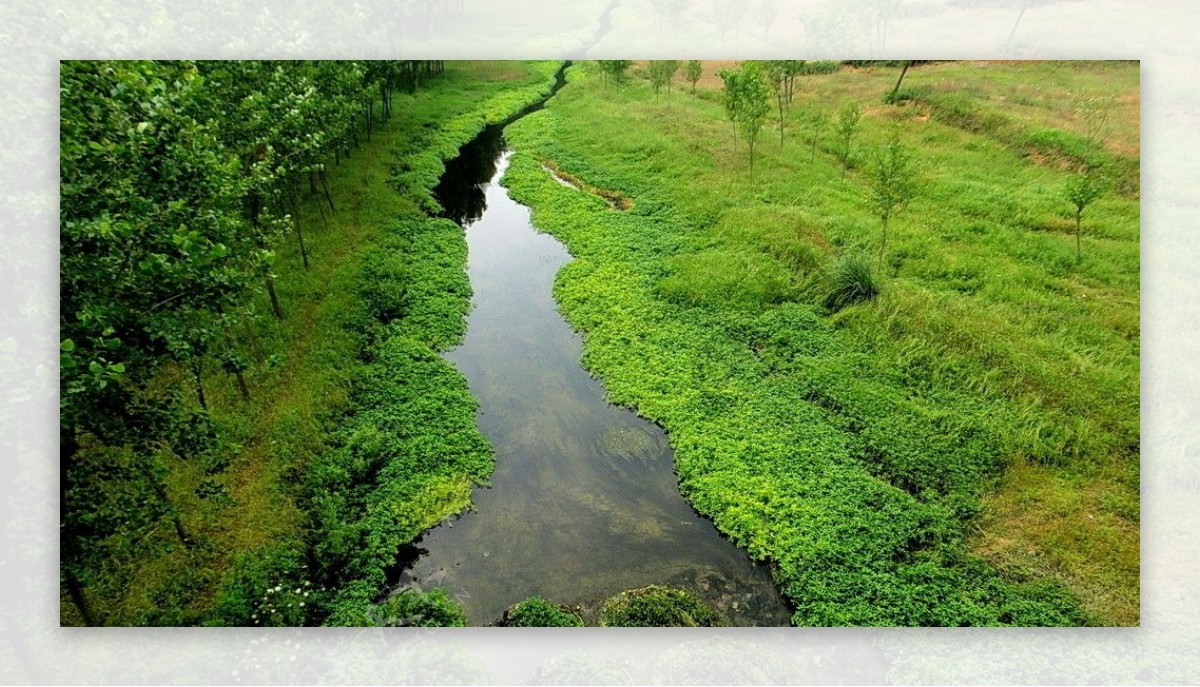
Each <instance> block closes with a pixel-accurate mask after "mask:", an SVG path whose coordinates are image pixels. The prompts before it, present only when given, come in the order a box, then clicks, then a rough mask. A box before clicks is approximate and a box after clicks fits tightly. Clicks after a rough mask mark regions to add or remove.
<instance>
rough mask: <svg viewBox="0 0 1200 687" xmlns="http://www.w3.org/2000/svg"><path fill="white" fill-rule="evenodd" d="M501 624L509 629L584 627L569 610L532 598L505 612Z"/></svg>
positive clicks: (541, 599)
mask: <svg viewBox="0 0 1200 687" xmlns="http://www.w3.org/2000/svg"><path fill="white" fill-rule="evenodd" d="M500 624H501V625H505V626H508V627H583V619H581V618H580V617H579V614H578V613H576V612H575V611H572V610H571V609H569V608H566V607H564V606H558V605H556V604H552V603H550V602H549V601H546V600H545V599H543V598H541V597H539V596H531V597H529V598H528V599H525V600H524V601H522V602H521V603H519V604H516V605H515V606H513V607H512V608H509V609H508V610H507V611H505V612H504V618H503V619H501V621H500Z"/></svg>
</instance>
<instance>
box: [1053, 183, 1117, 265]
mask: <svg viewBox="0 0 1200 687" xmlns="http://www.w3.org/2000/svg"><path fill="white" fill-rule="evenodd" d="M1107 190H1108V179H1106V178H1105V177H1104V176H1103V175H1102V174H1101V173H1100V172H1099V171H1098V170H1097V169H1094V168H1089V169H1085V170H1083V171H1081V172H1078V173H1076V174H1074V175H1072V176H1071V178H1069V179H1067V184H1066V186H1065V187H1064V188H1063V195H1064V197H1066V199H1067V201H1068V202H1070V203H1071V204H1072V205H1074V206H1075V259H1076V260H1082V259H1083V245H1082V244H1083V240H1082V236H1083V211H1084V209H1085V208H1087V206H1089V205H1091V204H1092V203H1093V202H1095V201H1096V200H1097V199H1098V198H1100V196H1102V195H1104V193H1105V192H1106V191H1107Z"/></svg>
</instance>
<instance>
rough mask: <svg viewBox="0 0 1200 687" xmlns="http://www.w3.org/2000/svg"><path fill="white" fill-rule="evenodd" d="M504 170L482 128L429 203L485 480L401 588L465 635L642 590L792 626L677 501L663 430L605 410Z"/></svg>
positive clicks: (498, 130) (730, 547) (552, 245)
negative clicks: (456, 269) (455, 258)
mask: <svg viewBox="0 0 1200 687" xmlns="http://www.w3.org/2000/svg"><path fill="white" fill-rule="evenodd" d="M510 155H511V152H510V151H508V150H507V149H506V148H505V143H504V138H503V128H502V126H493V127H489V128H488V129H486V130H485V131H484V132H483V133H482V134H480V136H479V137H478V138H476V139H475V140H474V141H472V142H471V143H469V144H468V145H466V146H464V147H463V148H462V150H461V151H460V155H459V157H458V158H457V159H455V160H452V161H451V162H450V163H448V164H447V170H446V174H445V175H444V176H443V178H442V183H441V184H440V185H439V187H438V189H437V191H436V194H437V196H438V199H439V201H440V202H441V203H442V205H443V206H444V207H445V208H446V212H445V216H447V217H449V218H450V219H453V220H455V221H457V222H458V223H459V224H461V225H462V226H463V227H464V229H465V231H466V238H467V244H468V250H469V257H468V273H469V276H470V280H471V286H472V288H473V290H474V296H473V298H472V310H471V313H470V315H469V317H468V323H467V333H466V337H465V339H464V341H463V343H462V345H460V346H459V347H457V348H455V349H453V350H451V351H449V352H447V353H446V354H445V357H446V358H447V359H448V360H450V361H451V362H452V363H453V364H454V365H455V366H456V367H457V368H458V369H459V370H460V371H461V372H462V374H463V375H464V376H465V377H466V379H467V380H468V383H469V385H470V389H471V393H472V394H473V395H474V396H475V397H476V398H477V399H478V400H479V402H480V409H479V411H478V414H477V419H476V422H477V424H478V427H479V429H480V431H482V432H483V433H484V434H485V435H486V436H487V437H488V439H489V440H490V441H491V442H492V445H493V446H494V447H495V450H496V468H495V472H494V473H493V475H492V477H491V480H490V486H488V487H483V488H479V489H476V490H475V493H474V497H473V501H474V509H473V510H471V511H468V512H466V513H464V514H462V515H461V516H459V517H456V518H453V519H451V520H448V521H445V522H443V523H442V524H440V525H438V526H437V527H434V528H432V529H431V530H429V531H428V532H426V533H425V534H424V535H423V536H422V537H421V538H420V539H419V540H417V541H416V542H415V543H414V544H413V545H410V546H409V547H407V549H406V550H405V551H402V560H401V561H400V565H399V566H398V568H399V572H398V574H396V575H395V576H394V579H395V584H396V587H397V588H404V587H418V588H422V589H430V588H434V587H443V588H445V590H446V592H447V593H448V594H449V595H450V596H451V597H452V598H454V599H456V600H457V601H458V602H459V603H460V604H461V605H462V606H463V608H464V610H465V611H466V614H467V618H468V621H469V622H470V624H472V625H488V624H492V623H494V622H496V621H497V620H498V619H499V618H500V617H501V615H502V614H503V612H504V610H505V609H506V608H507V607H508V606H510V605H512V604H515V603H517V602H519V601H521V600H523V599H525V598H526V597H528V596H531V595H539V596H542V597H544V598H546V599H548V600H550V601H552V602H554V603H559V604H569V605H581V606H584V607H587V608H593V609H594V608H595V607H596V605H597V604H598V603H599V602H600V601H602V600H603V599H604V598H605V597H608V596H610V595H612V594H615V593H617V592H619V591H622V590H626V589H631V588H636V587H644V586H646V585H651V584H659V585H668V586H673V587H681V588H684V589H688V590H691V591H692V592H694V593H695V594H697V595H698V596H699V597H700V598H701V599H702V600H704V601H706V602H707V603H709V604H710V605H712V606H713V607H715V608H717V610H719V611H721V612H722V614H724V615H725V616H726V618H727V619H728V620H729V622H730V623H732V624H734V625H772V626H773V625H787V624H788V619H789V616H790V613H789V611H788V609H787V607H786V606H785V604H784V602H783V601H782V599H781V598H780V596H779V594H778V591H777V590H776V588H775V586H774V583H773V582H772V580H771V576H770V573H769V570H768V568H767V566H765V565H756V564H754V563H753V562H752V561H751V560H750V558H749V556H748V555H747V554H746V553H745V552H744V551H742V550H740V549H738V548H737V547H736V546H734V544H733V543H732V542H730V541H729V540H728V539H726V538H725V537H723V536H722V535H721V534H720V533H719V532H718V531H717V530H716V528H715V527H714V526H713V525H712V523H711V522H710V521H708V520H707V519H706V518H704V517H702V516H700V515H699V514H697V513H696V512H695V511H694V510H693V509H692V508H691V506H690V505H689V504H688V503H687V502H686V501H685V500H684V499H683V497H682V496H681V495H680V493H679V488H678V484H677V480H676V476H675V473H674V468H673V456H672V451H671V447H670V445H669V444H668V442H667V438H666V435H665V433H664V432H663V430H662V429H661V428H659V427H658V426H657V425H655V424H653V423H651V422H648V421H646V420H644V419H642V418H640V417H638V416H637V415H636V414H635V413H633V412H632V411H630V410H628V409H625V408H621V407H617V406H614V405H610V404H608V403H607V402H605V399H604V387H603V385H602V384H601V383H600V381H599V380H597V379H595V378H593V377H591V376H590V375H589V374H588V373H587V372H585V371H584V370H583V369H582V368H581V367H580V363H579V360H580V355H581V353H582V341H581V339H580V337H579V336H578V335H577V334H576V333H575V332H574V331H573V330H572V329H571V328H570V326H568V325H567V323H566V322H565V321H564V320H563V318H562V317H561V315H560V314H559V312H558V310H557V305H556V303H555V301H554V298H553V296H552V293H551V287H552V285H553V282H554V276H555V274H556V273H557V272H558V270H559V268H560V267H562V266H563V265H564V264H565V263H566V262H568V261H569V260H570V259H571V256H570V255H569V254H568V253H567V251H566V249H565V248H564V247H563V246H562V244H560V243H559V242H558V241H557V240H556V239H554V238H553V237H551V236H549V235H547V234H542V233H539V232H538V231H537V230H535V229H534V228H533V225H532V224H531V223H530V213H529V209H528V208H526V207H524V206H522V205H520V204H518V203H516V202H515V201H513V200H512V199H511V198H509V197H508V193H507V191H506V190H505V188H504V187H503V186H501V185H500V178H501V177H502V176H503V174H504V171H505V169H506V168H507V166H508V160H509V157H510Z"/></svg>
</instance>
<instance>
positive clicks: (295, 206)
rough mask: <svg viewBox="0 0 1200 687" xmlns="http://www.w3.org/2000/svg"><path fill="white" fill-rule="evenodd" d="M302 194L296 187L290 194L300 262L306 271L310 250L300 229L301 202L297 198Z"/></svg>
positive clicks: (293, 187)
mask: <svg viewBox="0 0 1200 687" xmlns="http://www.w3.org/2000/svg"><path fill="white" fill-rule="evenodd" d="M299 195H300V194H299V193H297V191H296V185H295V184H293V185H292V189H291V193H289V194H288V198H289V200H291V205H292V226H293V227H295V229H296V241H297V242H298V243H299V244H300V260H301V261H302V262H303V263H304V269H306V270H307V269H308V250H307V249H306V248H305V247H304V231H303V230H302V229H301V228H300V200H299V198H298V197H297V196H299Z"/></svg>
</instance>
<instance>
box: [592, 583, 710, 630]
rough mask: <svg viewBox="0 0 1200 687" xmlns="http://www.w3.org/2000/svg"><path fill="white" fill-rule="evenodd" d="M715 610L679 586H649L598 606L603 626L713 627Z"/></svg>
mask: <svg viewBox="0 0 1200 687" xmlns="http://www.w3.org/2000/svg"><path fill="white" fill-rule="evenodd" d="M722 624H724V623H722V622H721V619H720V617H719V616H718V615H717V612H716V611H714V610H713V609H711V608H709V607H708V606H707V605H705V604H704V602H702V601H700V599H698V598H696V595H695V594H692V593H691V592H689V591H686V590H683V589H672V588H670V587H658V586H650V587H643V588H642V589H631V590H629V591H624V592H621V593H619V594H616V595H614V596H612V597H611V598H609V599H607V600H606V601H605V602H604V605H603V607H601V609H600V625H601V626H603V627H714V626H717V625H722Z"/></svg>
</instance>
